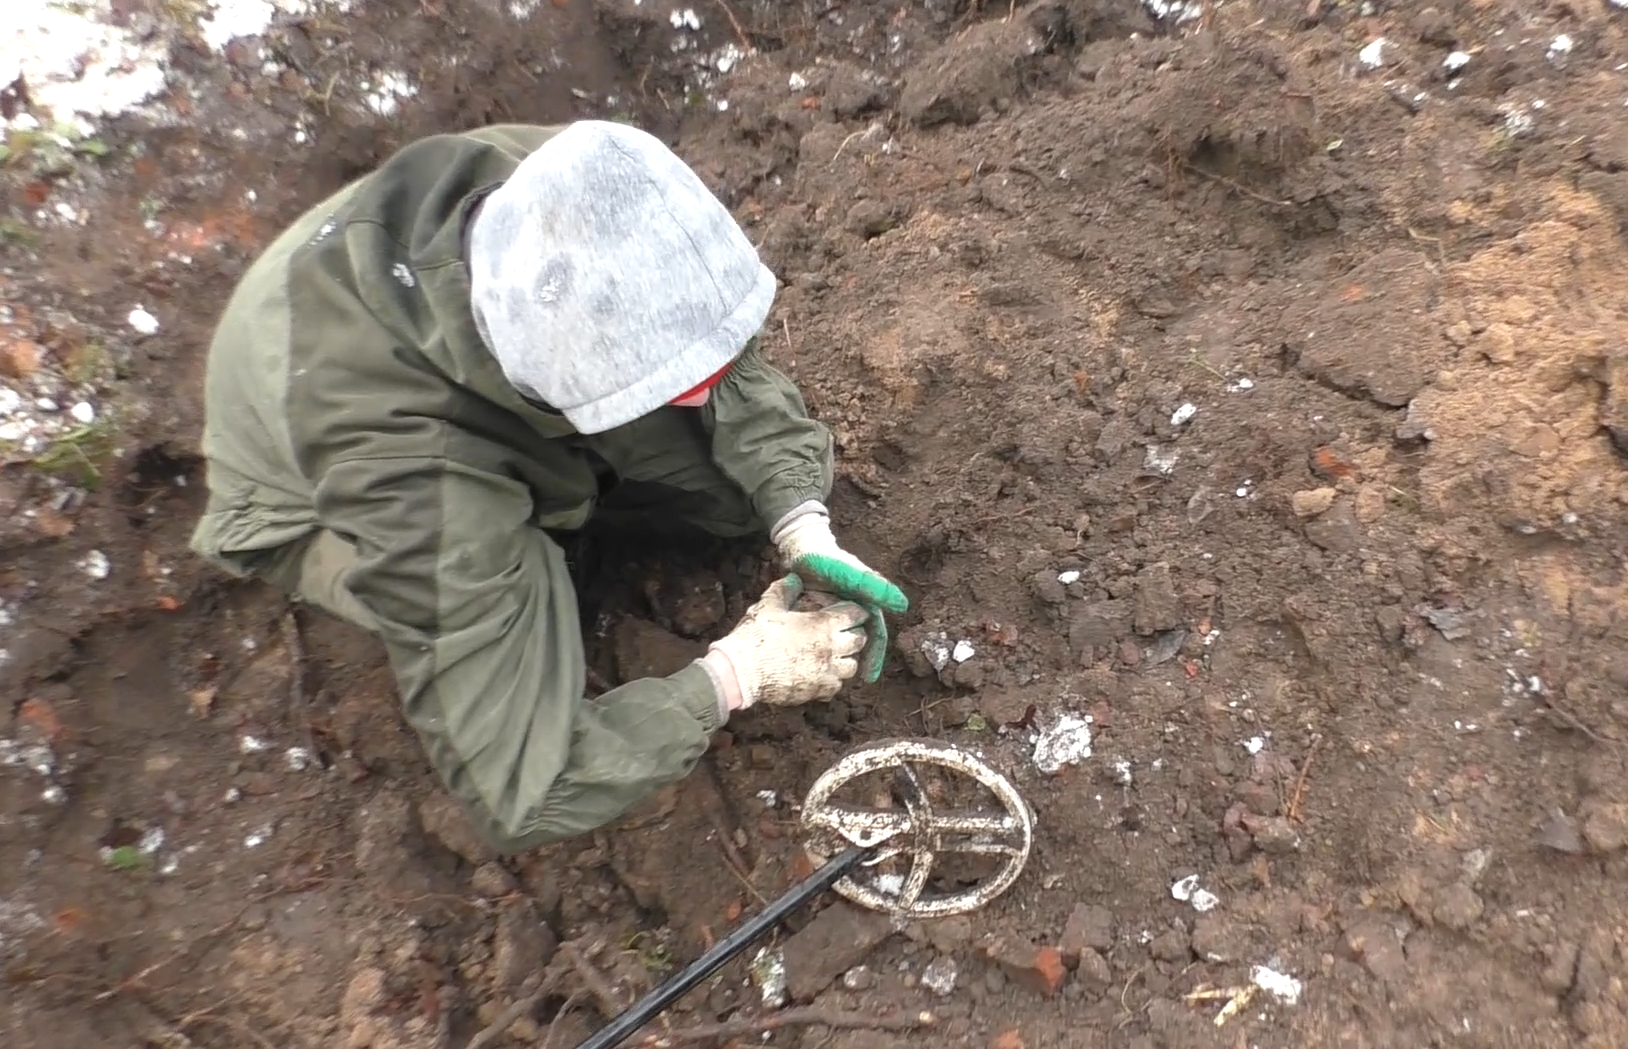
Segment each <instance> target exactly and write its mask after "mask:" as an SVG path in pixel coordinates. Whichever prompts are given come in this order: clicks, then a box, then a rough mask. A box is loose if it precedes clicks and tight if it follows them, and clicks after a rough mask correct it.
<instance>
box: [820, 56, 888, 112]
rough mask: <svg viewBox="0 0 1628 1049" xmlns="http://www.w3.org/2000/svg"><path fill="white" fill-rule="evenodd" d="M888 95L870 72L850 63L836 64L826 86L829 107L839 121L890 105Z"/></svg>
mask: <svg viewBox="0 0 1628 1049" xmlns="http://www.w3.org/2000/svg"><path fill="white" fill-rule="evenodd" d="M887 100H888V99H887V92H885V91H884V90H883V88H882V84H881V83H880V82H879V81H878V79H877V78H876V77H875V76H874V75H873V74H871V73H870V71H869V70H863V69H861V68H860V67H858V66H856V65H853V64H852V63H849V62H836V63H833V64H832V67H831V71H830V74H829V77H828V78H827V80H826V82H825V106H826V108H827V109H828V110H830V112H831V115H832V116H834V117H836V118H837V119H839V120H846V119H848V118H849V117H855V116H859V115H860V114H862V113H866V112H869V111H870V110H873V109H876V108H878V107H880V106H882V105H883V104H885V103H886V102H887Z"/></svg>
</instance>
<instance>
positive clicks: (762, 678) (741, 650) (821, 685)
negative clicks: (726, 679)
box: [708, 576, 866, 710]
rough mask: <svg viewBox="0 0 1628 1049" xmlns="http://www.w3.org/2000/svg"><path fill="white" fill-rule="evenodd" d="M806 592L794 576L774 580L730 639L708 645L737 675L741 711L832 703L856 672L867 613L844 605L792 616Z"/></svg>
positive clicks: (849, 604) (747, 612)
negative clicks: (764, 706)
mask: <svg viewBox="0 0 1628 1049" xmlns="http://www.w3.org/2000/svg"><path fill="white" fill-rule="evenodd" d="M802 592H803V584H802V581H801V580H799V579H798V578H797V577H796V576H787V577H786V578H784V579H780V580H777V581H775V582H774V583H773V584H772V585H771V586H770V587H769V589H767V590H765V591H764V592H763V596H762V597H761V598H759V599H758V602H757V604H755V605H753V606H752V607H751V608H748V609H747V610H746V615H745V616H743V617H742V618H741V621H740V623H739V625H737V626H736V627H735V629H734V630H732V631H730V633H729V634H728V636H726V637H723V638H720V639H719V640H717V641H714V642H713V643H712V644H711V646H709V648H708V654H709V655H711V654H713V653H718V654H721V655H723V656H725V657H726V658H727V659H728V660H729V664H730V666H731V667H732V668H733V669H734V671H735V680H736V681H737V682H738V683H739V685H740V704H739V706H738V707H737V709H739V710H745V709H746V708H747V707H750V706H752V705H753V704H756V703H768V704H772V705H775V706H784V705H790V704H795V703H808V702H810V701H812V700H817V699H830V698H831V697H832V696H834V695H836V694H837V690H838V689H840V688H841V687H842V683H843V682H844V681H846V680H848V679H849V678H851V677H853V676H854V673H855V672H856V671H857V670H858V668H859V664H858V663H857V662H856V661H855V660H854V658H853V657H854V656H855V655H856V654H858V652H859V651H860V650H861V649H863V648H864V647H865V630H864V625H865V620H866V612H865V610H864V609H863V608H860V607H859V606H858V605H856V604H853V603H852V602H847V601H843V602H839V603H837V604H834V605H831V606H830V607H828V608H822V609H819V610H818V611H814V612H793V611H792V610H791V606H792V605H793V604H794V603H796V601H797V599H798V598H799V597H801V596H802Z"/></svg>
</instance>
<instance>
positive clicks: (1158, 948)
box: [1148, 929, 1193, 962]
mask: <svg viewBox="0 0 1628 1049" xmlns="http://www.w3.org/2000/svg"><path fill="white" fill-rule="evenodd" d="M1148 951H1149V952H1150V953H1151V954H1152V955H1153V957H1155V958H1157V959H1158V960H1159V961H1161V962H1188V961H1191V960H1192V957H1193V948H1192V941H1191V940H1190V939H1189V938H1188V936H1187V933H1186V932H1185V931H1184V930H1182V929H1166V930H1165V931H1164V932H1162V933H1160V934H1159V935H1157V936H1155V937H1154V938H1153V942H1152V943H1151V944H1149V945H1148Z"/></svg>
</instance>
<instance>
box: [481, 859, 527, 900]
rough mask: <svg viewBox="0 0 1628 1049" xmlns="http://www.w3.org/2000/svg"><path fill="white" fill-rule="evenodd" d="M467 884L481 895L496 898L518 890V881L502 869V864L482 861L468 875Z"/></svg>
mask: <svg viewBox="0 0 1628 1049" xmlns="http://www.w3.org/2000/svg"><path fill="white" fill-rule="evenodd" d="M469 886H470V888H472V889H474V890H475V891H476V892H478V893H480V894H481V895H482V896H486V897H488V898H491V899H496V898H497V897H499V896H507V895H509V893H511V892H514V891H516V890H518V889H519V888H520V883H519V882H517V881H515V880H514V875H512V874H510V873H509V872H508V871H507V870H506V869H504V867H503V865H502V864H499V863H483V864H481V865H480V866H479V867H477V868H475V873H474V874H472V875H470V877H469Z"/></svg>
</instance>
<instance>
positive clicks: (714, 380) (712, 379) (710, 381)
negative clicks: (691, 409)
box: [667, 361, 735, 404]
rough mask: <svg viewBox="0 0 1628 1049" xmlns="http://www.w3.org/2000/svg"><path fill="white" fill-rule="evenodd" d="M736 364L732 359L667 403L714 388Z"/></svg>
mask: <svg viewBox="0 0 1628 1049" xmlns="http://www.w3.org/2000/svg"><path fill="white" fill-rule="evenodd" d="M734 365H735V362H734V361H730V362H729V363H728V364H726V365H724V366H723V367H722V368H719V369H718V370H717V371H716V372H714V373H713V374H712V375H710V376H708V377H707V378H705V379H702V380H701V381H700V382H699V383H697V384H696V385H695V386H694V387H692V388H690V389H688V390H685V391H684V392H683V393H681V394H679V395H678V396H677V397H674V398H673V400H672V401H668V402H667V403H668V404H672V403H673V402H674V401H682V400H684V399H685V398H686V397H694V396H695V395H696V394H698V393H700V392H701V391H702V390H710V389H712V388H713V387H714V386H716V385H718V384H719V383H720V382H722V381H723V378H724V376H725V375H728V374H729V369H730V368H732V367H734Z"/></svg>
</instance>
